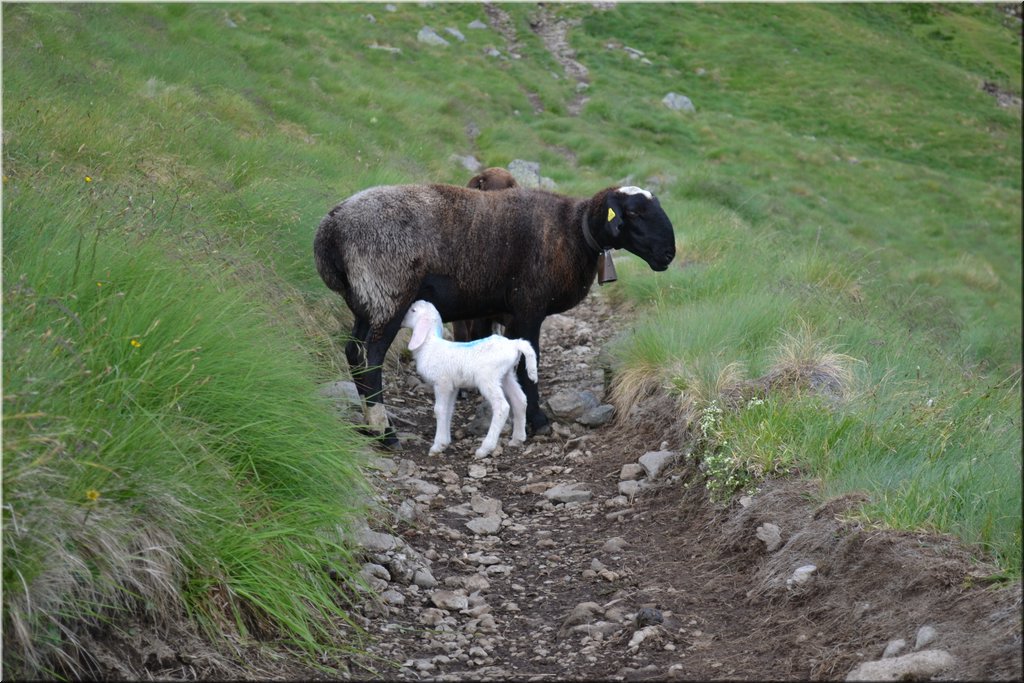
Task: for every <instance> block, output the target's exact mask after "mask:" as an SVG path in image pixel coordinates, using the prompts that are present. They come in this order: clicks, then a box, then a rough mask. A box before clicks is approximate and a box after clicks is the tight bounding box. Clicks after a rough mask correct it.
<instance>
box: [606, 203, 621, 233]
mask: <svg viewBox="0 0 1024 683" xmlns="http://www.w3.org/2000/svg"><path fill="white" fill-rule="evenodd" d="M604 203H605V206H606V207H607V209H608V216H607V219H606V220H607V222H608V232H609V234H611V236H612V237H613V238H614V237H618V236H619V229H620V228H621V227H622V205H621V204H620V203H619V196H618V194H617V193H615V192H609V193H608V196H607V197H606V198H605V202H604Z"/></svg>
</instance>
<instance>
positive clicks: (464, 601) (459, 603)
mask: <svg viewBox="0 0 1024 683" xmlns="http://www.w3.org/2000/svg"><path fill="white" fill-rule="evenodd" d="M430 601H431V602H432V603H434V606H436V607H440V608H441V609H446V610H449V611H458V610H463V609H466V608H467V607H469V598H468V597H467V596H466V594H465V593H463V592H461V591H445V590H441V591H434V592H433V593H431V594H430Z"/></svg>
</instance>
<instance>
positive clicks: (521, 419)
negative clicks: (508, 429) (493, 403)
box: [501, 370, 526, 446]
mask: <svg viewBox="0 0 1024 683" xmlns="http://www.w3.org/2000/svg"><path fill="white" fill-rule="evenodd" d="M501 383H502V387H503V388H504V389H505V398H507V399H508V402H509V404H510V405H511V406H512V440H511V441H510V442H509V445H510V446H521V445H522V444H523V442H525V441H526V394H525V393H523V389H522V387H520V386H519V382H517V381H516V374H515V372H514V371H513V370H509V371H508V372H507V373H505V376H504V377H503V378H502V380H501Z"/></svg>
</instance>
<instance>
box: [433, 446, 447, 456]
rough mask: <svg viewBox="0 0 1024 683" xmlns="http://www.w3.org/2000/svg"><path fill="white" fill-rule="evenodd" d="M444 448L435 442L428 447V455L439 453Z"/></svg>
mask: <svg viewBox="0 0 1024 683" xmlns="http://www.w3.org/2000/svg"><path fill="white" fill-rule="evenodd" d="M444 449H445V447H444V446H438V445H437V444H434V445H433V446H431V447H430V455H437V454H438V453H440V452H441V451H443V450H444Z"/></svg>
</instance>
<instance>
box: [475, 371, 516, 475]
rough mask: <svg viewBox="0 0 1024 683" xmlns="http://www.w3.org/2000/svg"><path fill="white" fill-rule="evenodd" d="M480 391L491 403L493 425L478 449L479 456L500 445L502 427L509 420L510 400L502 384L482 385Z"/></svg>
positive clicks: (477, 454)
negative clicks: (506, 396) (507, 398)
mask: <svg viewBox="0 0 1024 683" xmlns="http://www.w3.org/2000/svg"><path fill="white" fill-rule="evenodd" d="M480 393H481V394H483V396H484V398H486V399H487V402H488V403H490V404H491V426H490V428H489V429H488V430H487V436H485V437H484V442H483V443H482V444H480V448H478V449H476V457H478V458H482V457H484V456H486V455H487V454H488V453H490V452H491V451H493V450H494V449H495V448H496V447H497V446H498V437H499V436H501V428H502V427H504V426H505V421H506V420H508V411H509V405H508V401H506V400H505V394H504V393H503V392H502V390H501V385H500V384H493V385H489V386H486V387H480Z"/></svg>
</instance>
